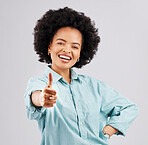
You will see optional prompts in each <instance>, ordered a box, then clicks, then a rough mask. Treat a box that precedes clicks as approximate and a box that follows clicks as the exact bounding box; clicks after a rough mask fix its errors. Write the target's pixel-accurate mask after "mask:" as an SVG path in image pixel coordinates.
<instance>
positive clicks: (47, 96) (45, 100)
mask: <svg viewBox="0 0 148 145" xmlns="http://www.w3.org/2000/svg"><path fill="white" fill-rule="evenodd" d="M52 81H53V77H52V74H51V73H49V80H48V84H47V86H46V87H45V88H44V90H42V92H41V94H40V96H39V103H40V106H42V107H44V108H50V107H53V105H54V104H55V103H56V99H57V96H55V95H56V91H55V90H53V89H52Z"/></svg>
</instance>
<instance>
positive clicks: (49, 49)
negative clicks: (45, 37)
mask: <svg viewBox="0 0 148 145" xmlns="http://www.w3.org/2000/svg"><path fill="white" fill-rule="evenodd" d="M50 51H51V43H50V44H49V45H48V52H50Z"/></svg>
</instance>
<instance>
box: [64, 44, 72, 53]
mask: <svg viewBox="0 0 148 145" xmlns="http://www.w3.org/2000/svg"><path fill="white" fill-rule="evenodd" d="M63 51H64V52H67V53H70V52H71V48H70V45H66V46H65V47H64V49H63Z"/></svg>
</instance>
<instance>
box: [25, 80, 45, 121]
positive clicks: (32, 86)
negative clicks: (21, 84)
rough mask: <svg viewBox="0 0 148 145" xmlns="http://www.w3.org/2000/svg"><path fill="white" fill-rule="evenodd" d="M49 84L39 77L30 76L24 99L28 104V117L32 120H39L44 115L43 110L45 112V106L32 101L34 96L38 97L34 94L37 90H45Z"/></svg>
mask: <svg viewBox="0 0 148 145" xmlns="http://www.w3.org/2000/svg"><path fill="white" fill-rule="evenodd" d="M46 85H47V84H46V83H45V82H44V81H42V80H41V79H39V78H30V79H29V81H28V84H27V88H26V91H25V94H24V100H25V105H26V112H27V118H28V119H30V120H39V119H40V118H41V117H42V116H43V112H45V108H43V107H37V106H35V104H33V102H32V96H34V98H38V95H37V94H35V95H32V94H34V93H35V92H36V91H37V92H38V93H39V91H41V90H43V89H44V87H45V86H46Z"/></svg>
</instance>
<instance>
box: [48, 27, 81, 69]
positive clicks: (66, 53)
mask: <svg viewBox="0 0 148 145" xmlns="http://www.w3.org/2000/svg"><path fill="white" fill-rule="evenodd" d="M81 45H82V35H81V33H80V31H79V30H77V29H75V28H70V27H64V28H60V29H59V30H58V31H57V32H56V34H55V35H54V37H53V40H52V42H51V43H50V45H49V47H48V52H49V53H50V55H51V59H52V68H54V69H61V70H62V69H69V68H71V67H72V66H73V65H74V64H75V63H76V62H77V60H78V59H79V57H80V51H81Z"/></svg>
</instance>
